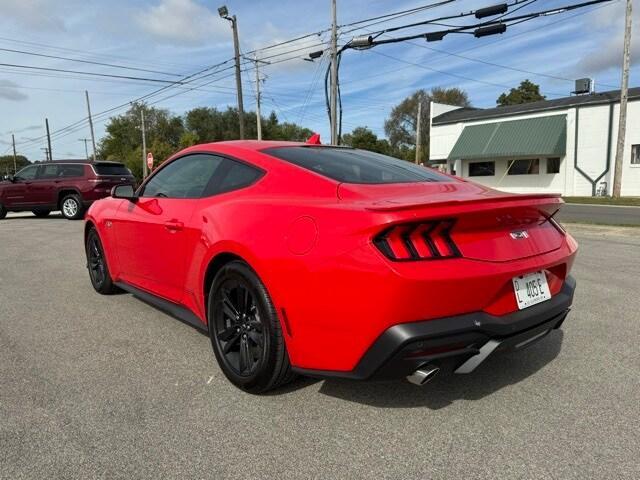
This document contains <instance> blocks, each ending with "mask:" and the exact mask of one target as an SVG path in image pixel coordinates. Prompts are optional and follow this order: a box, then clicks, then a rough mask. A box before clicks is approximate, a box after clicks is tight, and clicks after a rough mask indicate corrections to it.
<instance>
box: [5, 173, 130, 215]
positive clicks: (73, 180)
mask: <svg viewBox="0 0 640 480" xmlns="http://www.w3.org/2000/svg"><path fill="white" fill-rule="evenodd" d="M114 185H135V177H134V176H133V175H132V174H131V172H130V171H129V169H128V168H127V167H125V166H124V165H123V164H122V163H118V162H83V161H54V162H46V163H40V164H33V165H28V166H26V167H24V168H23V169H22V170H20V171H19V172H17V173H16V174H15V175H13V176H7V177H5V178H4V181H3V182H0V219H1V218H4V217H5V216H6V215H7V212H23V211H31V212H33V214H34V215H35V216H37V217H46V216H47V215H49V213H51V212H52V211H53V210H60V211H61V212H62V215H63V216H64V217H65V218H68V219H69V220H78V219H80V218H82V217H83V216H84V212H85V210H86V209H87V208H88V207H89V206H90V205H91V204H92V203H93V202H95V201H96V200H99V199H101V198H104V197H107V196H109V194H110V192H111V188H112V187H113V186H114Z"/></svg>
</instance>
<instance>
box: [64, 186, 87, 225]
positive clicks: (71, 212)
mask: <svg viewBox="0 0 640 480" xmlns="http://www.w3.org/2000/svg"><path fill="white" fill-rule="evenodd" d="M60 211H61V212H62V216H63V217H64V218H66V219H67V220H80V219H81V218H83V217H84V207H83V206H82V201H81V200H80V196H79V195H77V194H75V193H73V194H71V195H67V196H65V197H64V198H63V199H62V201H61V202H60Z"/></svg>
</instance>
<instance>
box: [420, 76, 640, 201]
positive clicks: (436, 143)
mask: <svg viewBox="0 0 640 480" xmlns="http://www.w3.org/2000/svg"><path fill="white" fill-rule="evenodd" d="M619 110H620V91H611V92H604V93H594V94H587V95H578V96H572V97H567V98H560V99H556V100H544V101H541V102H534V103H527V104H522V105H512V106H505V107H496V108H488V109H476V108H460V107H453V106H450V105H443V104H438V103H432V104H431V109H430V112H431V114H430V115H431V118H430V128H431V133H430V146H429V159H430V160H429V163H430V164H431V165H434V164H435V165H438V164H446V165H447V171H449V172H452V173H455V174H456V175H459V176H461V177H469V178H471V179H472V180H474V181H476V182H478V183H482V184H484V185H487V186H490V187H494V188H498V189H501V190H506V191H511V192H517V193H527V192H554V193H561V194H562V195H566V196H591V195H596V194H597V193H598V194H608V195H610V194H611V190H612V185H613V170H614V167H615V156H616V142H617V133H618V115H619ZM622 195H624V196H640V88H632V89H630V90H629V103H628V109H627V129H626V139H625V149H624V160H623V166H622Z"/></svg>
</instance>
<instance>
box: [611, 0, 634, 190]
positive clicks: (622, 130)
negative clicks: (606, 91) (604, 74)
mask: <svg viewBox="0 0 640 480" xmlns="http://www.w3.org/2000/svg"><path fill="white" fill-rule="evenodd" d="M631 3H632V0H627V14H626V19H625V28H624V48H623V54H622V86H621V88H620V118H619V120H618V142H617V145H616V163H615V168H614V170H613V192H612V193H613V197H614V198H620V195H621V192H622V167H623V158H624V140H625V139H624V137H625V135H626V130H627V98H628V93H629V64H630V57H631V13H632V12H631Z"/></svg>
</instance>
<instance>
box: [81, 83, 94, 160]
mask: <svg viewBox="0 0 640 480" xmlns="http://www.w3.org/2000/svg"><path fill="white" fill-rule="evenodd" d="M84 95H85V97H86V99H87V113H88V114H89V129H90V130H91V145H92V146H93V161H94V162H95V161H96V159H97V157H96V137H95V134H94V133H93V118H91V105H90V104H89V92H88V91H86V90H85V91H84Z"/></svg>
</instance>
